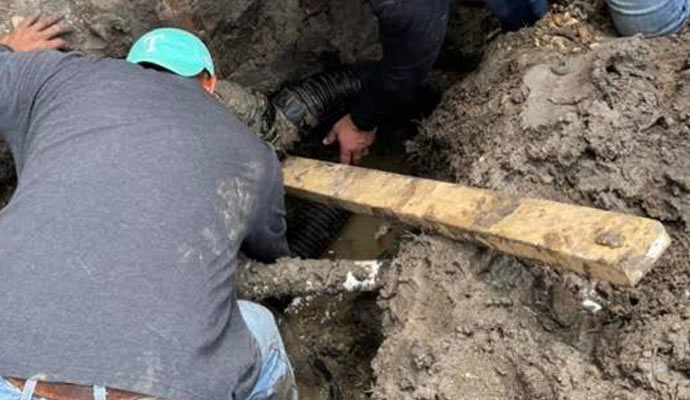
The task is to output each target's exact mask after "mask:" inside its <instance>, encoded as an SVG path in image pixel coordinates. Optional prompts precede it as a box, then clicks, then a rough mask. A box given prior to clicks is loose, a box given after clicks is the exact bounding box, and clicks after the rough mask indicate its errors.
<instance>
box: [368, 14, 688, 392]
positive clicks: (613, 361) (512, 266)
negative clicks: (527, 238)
mask: <svg viewBox="0 0 690 400" xmlns="http://www.w3.org/2000/svg"><path fill="white" fill-rule="evenodd" d="M576 3H578V4H579V3H582V2H576ZM558 11H560V12H558ZM601 12H602V8H601V6H600V5H598V4H595V5H594V6H592V5H589V4H585V5H584V6H569V7H565V8H562V9H560V10H557V12H553V13H552V14H550V15H549V16H548V17H547V18H546V19H545V20H544V21H542V22H540V23H539V25H538V26H537V27H535V28H531V29H527V30H523V31H521V32H519V33H515V34H507V35H502V36H501V37H500V38H499V39H498V40H496V41H495V42H494V43H493V44H492V45H491V47H490V48H489V50H488V52H487V54H486V56H485V58H484V61H483V63H482V64H481V66H480V67H479V69H478V70H477V72H475V73H473V74H472V75H471V76H469V77H468V78H467V79H465V80H463V81H462V82H460V83H458V84H457V85H456V86H455V87H453V88H452V89H451V90H449V91H448V92H447V93H446V95H445V98H444V101H443V103H442V105H441V106H440V107H439V108H438V109H437V111H436V112H435V113H434V114H433V115H432V117H431V118H429V119H428V120H427V121H425V123H424V124H423V133H422V134H421V135H420V136H419V137H418V138H417V139H415V140H414V141H413V142H411V143H409V144H408V151H409V152H410V156H411V158H412V160H413V161H414V162H415V164H416V165H417V166H419V168H420V171H421V172H422V173H423V174H424V175H427V176H432V177H436V178H441V179H447V180H452V181H456V182H460V183H463V184H468V185H472V186H478V187H487V188H492V189H497V190H501V191H505V192H508V193H511V194H519V195H526V196H539V197H546V198H550V199H556V200H561V201H568V202H574V203H578V204H583V205H590V206H596V207H600V208H605V209H609V210H617V211H622V212H628V213H633V214H637V215H642V216H648V217H652V218H656V219H659V220H661V221H662V222H664V223H665V225H666V227H667V229H668V230H669V233H670V234H671V235H672V237H673V244H672V247H671V249H670V250H669V251H668V252H667V254H665V256H664V257H663V259H662V260H661V261H660V262H659V263H658V264H657V266H656V267H655V269H654V270H653V271H652V273H651V274H650V275H649V276H648V277H647V278H645V279H644V280H643V281H642V282H641V284H640V285H639V286H638V287H637V288H635V289H622V288H614V287H611V286H609V285H606V284H603V283H597V282H588V281H586V280H583V279H581V278H579V277H575V276H573V275H570V274H560V273H557V272H555V271H550V270H547V269H540V268H539V267H535V266H534V265H533V263H523V262H517V261H516V260H512V259H508V258H502V257H494V259H495V260H504V261H501V262H500V264H501V265H499V266H498V267H493V264H494V262H487V261H483V260H481V259H476V258H473V256H472V255H471V254H472V253H471V252H469V253H468V251H466V250H463V249H459V248H457V249H456V248H453V247H452V246H451V245H450V244H438V243H436V241H435V240H431V239H429V240H427V241H423V245H421V244H418V245H416V246H413V247H412V248H408V249H407V250H405V251H404V252H403V254H402V255H401V257H400V258H399V259H398V263H400V265H401V270H402V271H403V272H402V273H401V277H402V278H403V279H404V281H405V282H407V284H406V285H405V286H410V285H413V286H414V287H416V288H417V289H416V290H415V291H414V292H413V293H409V290H408V291H407V292H405V293H407V294H406V295H403V296H400V295H399V294H397V295H396V294H395V291H393V296H394V297H393V299H392V300H390V301H387V300H385V299H386V295H385V294H384V295H383V296H382V298H383V299H384V300H383V301H382V306H383V307H384V309H385V310H386V313H385V315H387V318H388V319H390V320H391V321H392V322H391V326H392V328H390V327H389V328H388V329H387V330H386V331H385V332H384V333H386V336H387V339H386V341H385V342H384V344H383V348H382V351H381V352H380V353H379V356H378V357H377V359H376V361H375V370H376V372H377V376H378V378H377V379H378V385H379V386H378V387H379V389H380V390H379V391H378V392H377V396H379V397H378V398H381V399H383V398H399V399H407V398H409V399H412V398H424V399H426V398H429V399H431V398H434V396H433V395H432V394H433V393H438V396H440V397H437V398H444V399H445V398H448V399H451V398H526V399H527V398H529V399H535V398H538V399H570V398H583V399H584V398H593V399H609V398H621V399H628V398H629V399H645V398H650V399H652V398H654V399H656V398H679V399H681V398H683V399H687V398H690V339H689V336H688V335H689V332H688V331H689V330H690V321H689V319H690V305H689V303H688V300H690V291H689V290H688V283H690V261H688V251H689V250H690V230H689V226H688V222H690V221H688V218H690V217H689V216H690V157H689V155H690V126H688V124H690V114H689V109H688V107H689V106H690V100H689V99H688V94H689V92H688V91H689V88H688V77H689V76H690V69H689V68H690V65H688V63H687V58H688V54H690V45H688V43H689V42H688V39H689V38H690V32H688V31H687V30H686V31H684V32H682V33H681V34H680V35H679V37H669V38H658V39H648V40H647V39H641V38H628V39H622V38H614V37H612V36H611V30H610V27H609V26H608V25H606V24H602V23H601V22H602V21H605V19H604V18H602V14H601ZM429 246H432V247H433V246H437V247H439V248H437V249H433V250H424V247H429ZM457 246H460V245H457ZM444 254H448V255H444ZM451 254H452V256H451ZM432 255H434V256H432ZM406 257H407V258H409V259H410V261H405V259H406ZM415 265H418V266H417V267H416V268H417V269H420V270H423V271H428V272H427V274H425V273H422V272H417V273H415V272H414V269H413V270H412V271H409V268H415V267H414V266H415ZM402 266H404V268H403V267H402ZM512 270H518V271H521V272H519V273H517V276H519V277H521V278H520V279H523V278H522V277H525V276H526V277H527V281H526V282H523V283H521V284H520V285H519V286H520V288H519V289H517V288H516V289H510V287H508V288H506V287H504V286H505V285H504V284H503V283H501V282H504V281H502V280H500V279H499V286H498V290H496V285H495V283H494V279H487V278H486V277H490V276H491V275H492V272H491V271H495V272H496V273H500V274H506V273H508V274H509V275H510V274H511V272H510V271H512ZM432 271H433V272H432ZM461 271H480V272H479V273H472V272H464V273H463V272H461ZM481 271H489V272H488V273H487V272H481ZM506 271H507V272H506ZM414 274H417V275H414ZM483 276H484V278H482V277H483ZM535 276H536V279H532V278H533V277H535ZM509 282H513V279H512V278H511V279H509ZM530 282H531V283H530ZM405 286H404V287H405ZM509 286H510V285H509ZM429 288H435V289H433V290H432V289H429ZM463 294H465V297H463ZM398 297H401V299H400V300H396V298H398ZM403 298H404V300H403ZM397 302H400V303H405V302H406V303H407V304H408V305H407V308H408V310H405V307H402V306H399V305H397ZM496 302H498V304H499V306H495V305H492V304H494V303H496ZM600 306H601V309H599V308H600ZM439 309H441V310H444V311H443V314H442V316H441V315H437V313H438V311H433V310H439ZM470 310H473V311H470ZM588 310H590V311H588ZM595 310H596V313H592V312H591V311H595ZM422 317H423V318H424V319H415V318H422ZM421 321H425V322H423V323H422V322H421ZM454 329H456V330H457V331H454ZM464 330H467V332H468V333H467V334H465V333H463V332H464ZM423 338H434V339H433V340H431V341H428V340H427V339H423ZM405 343H407V344H408V345H404V344H405ZM415 343H416V344H415ZM415 352H416V353H419V354H418V355H415V354H416V353H415ZM395 360H404V361H405V362H406V363H405V362H403V361H400V362H398V363H397V364H396V363H395V362H393V363H391V361H395ZM393 364H395V365H398V367H396V368H388V366H389V365H393ZM400 365H402V367H399V366H400ZM468 368H469V370H467V369H468ZM497 368H498V369H497ZM456 372H457V375H454V374H456ZM463 374H465V375H463ZM406 376H410V377H412V378H413V379H412V381H409V382H407V381H406V380H404V379H401V378H400V377H406ZM420 391H421V392H420ZM444 396H445V397H444ZM375 397H376V396H375Z"/></svg>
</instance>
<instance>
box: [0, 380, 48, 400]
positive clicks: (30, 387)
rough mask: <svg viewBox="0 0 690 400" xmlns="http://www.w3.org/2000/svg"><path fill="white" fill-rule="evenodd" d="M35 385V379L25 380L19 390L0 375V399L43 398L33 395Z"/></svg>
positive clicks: (28, 399) (29, 399)
mask: <svg viewBox="0 0 690 400" xmlns="http://www.w3.org/2000/svg"><path fill="white" fill-rule="evenodd" d="M35 385H36V381H27V383H26V385H24V389H23V390H20V389H18V388H16V387H14V386H13V385H11V384H10V383H9V382H8V381H7V380H5V379H4V378H3V377H1V376H0V400H45V399H42V398H39V397H35V396H34V395H33V394H34V387H35Z"/></svg>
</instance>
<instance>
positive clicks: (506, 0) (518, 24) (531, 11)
mask: <svg viewBox="0 0 690 400" xmlns="http://www.w3.org/2000/svg"><path fill="white" fill-rule="evenodd" d="M486 5H487V7H488V8H489V10H491V12H492V13H493V14H494V16H495V17H496V18H497V19H498V20H499V21H500V22H501V26H502V27H503V29H504V30H506V31H516V30H518V29H520V28H522V27H525V26H529V25H532V24H534V23H535V22H537V21H539V20H540V19H541V18H542V17H543V16H544V14H546V12H547V11H548V9H549V5H548V3H547V0H487V1H486Z"/></svg>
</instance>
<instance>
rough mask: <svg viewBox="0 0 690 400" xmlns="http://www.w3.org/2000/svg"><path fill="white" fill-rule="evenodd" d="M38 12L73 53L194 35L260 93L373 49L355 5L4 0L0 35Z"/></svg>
mask: <svg viewBox="0 0 690 400" xmlns="http://www.w3.org/2000/svg"><path fill="white" fill-rule="evenodd" d="M37 13H43V14H48V15H58V16H63V17H64V19H65V21H66V22H67V24H69V26H71V27H72V28H73V32H72V34H71V35H68V36H67V39H68V41H69V42H70V44H71V46H72V48H74V49H78V50H81V51H84V52H87V53H91V54H102V55H107V56H110V57H124V56H125V55H126V54H127V51H128V50H129V47H130V46H131V44H132V41H133V40H135V39H136V38H137V37H139V36H140V35H141V34H142V33H144V32H146V31H147V30H149V29H152V28H155V27H159V26H170V25H172V26H179V27H182V28H186V29H190V30H193V31H194V32H196V33H198V34H199V35H200V36H201V37H202V38H204V39H205V40H206V42H207V43H208V44H209V46H210V48H211V52H212V53H213V55H214V59H215V61H216V64H217V67H218V71H219V73H220V76H221V77H223V78H229V79H232V80H233V81H235V82H237V83H240V84H243V85H245V86H251V87H254V88H257V89H261V90H265V91H273V90H275V89H277V88H278V86H279V85H280V84H281V83H283V82H284V81H286V80H289V79H296V78H301V77H303V76H305V75H308V74H312V73H314V72H318V71H319V70H320V69H321V68H323V66H324V65H328V64H329V63H330V64H333V63H340V62H345V63H351V62H354V61H355V60H357V59H361V58H363V57H364V58H366V57H369V56H367V54H370V53H373V54H376V52H377V51H378V47H377V45H376V37H377V27H376V23H375V20H374V19H373V17H372V14H371V11H370V10H369V8H368V7H367V6H366V5H365V4H364V3H363V2H361V1H352V2H350V1H348V2H342V1H335V0H313V1H300V0H285V1H278V2H276V1H267V0H241V1H233V2H231V3H228V2H222V1H216V0H133V1H131V0H109V1H102V0H9V1H3V2H2V4H0V17H2V19H1V20H0V21H1V22H0V34H2V33H4V32H7V31H9V29H10V27H11V20H12V17H17V16H28V15H34V14H37ZM354 26H356V27H357V29H353V28H352V27H354Z"/></svg>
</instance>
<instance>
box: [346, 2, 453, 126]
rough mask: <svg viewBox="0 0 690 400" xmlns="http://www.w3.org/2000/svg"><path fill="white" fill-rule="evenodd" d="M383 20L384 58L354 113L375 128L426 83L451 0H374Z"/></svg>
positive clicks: (361, 122)
mask: <svg viewBox="0 0 690 400" xmlns="http://www.w3.org/2000/svg"><path fill="white" fill-rule="evenodd" d="M369 3H370V4H371V7H372V10H373V12H374V14H375V15H376V17H377V18H378V21H379V36H380V40H381V44H382V45H383V60H382V61H381V62H380V63H379V64H378V65H377V66H376V67H375V68H374V69H373V71H372V72H371V74H369V76H368V79H367V80H366V82H365V84H364V90H363V95H362V97H361V98H360V100H359V101H358V103H357V104H355V106H354V108H353V110H352V112H351V115H352V119H353V121H354V123H355V124H356V125H357V127H359V128H360V129H363V130H371V129H373V128H375V127H376V126H377V125H378V123H379V121H380V120H381V119H382V118H383V117H385V116H386V114H388V113H389V112H390V111H391V110H392V109H393V108H395V107H396V106H397V105H399V103H400V102H401V101H403V100H404V99H405V97H406V96H408V95H409V94H411V93H412V91H413V90H414V89H415V88H416V87H417V86H418V85H419V84H420V83H421V82H422V80H423V79H424V76H425V75H426V74H427V73H428V72H429V71H430V70H431V68H432V66H433V65H434V62H435V61H436V58H437V57H438V53H439V52H440V50H441V45H442V44H443V39H444V37H445V33H446V26H447V22H448V8H449V6H450V0H370V1H369Z"/></svg>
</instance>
